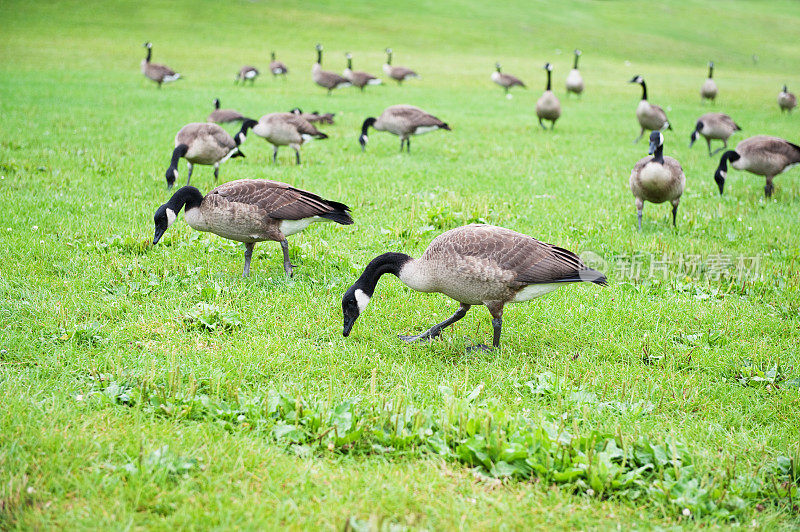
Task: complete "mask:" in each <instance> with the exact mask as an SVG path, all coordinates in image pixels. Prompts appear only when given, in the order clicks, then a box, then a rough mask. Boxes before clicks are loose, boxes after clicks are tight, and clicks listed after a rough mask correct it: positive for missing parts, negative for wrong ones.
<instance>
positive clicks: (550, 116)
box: [536, 63, 561, 129]
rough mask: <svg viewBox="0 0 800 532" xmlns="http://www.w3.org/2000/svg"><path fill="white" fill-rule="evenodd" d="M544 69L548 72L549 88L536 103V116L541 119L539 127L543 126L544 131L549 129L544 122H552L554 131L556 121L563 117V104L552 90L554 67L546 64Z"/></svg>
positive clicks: (551, 126) (551, 127) (551, 125)
mask: <svg viewBox="0 0 800 532" xmlns="http://www.w3.org/2000/svg"><path fill="white" fill-rule="evenodd" d="M544 69H545V70H546V71H547V88H546V89H545V91H544V94H542V95H541V97H539V100H537V102H536V116H538V117H539V125H540V126H542V129H547V128H546V127H544V123H543V122H542V120H550V123H551V124H550V129H553V128H555V127H556V120H558V117H560V116H561V102H559V101H558V98H557V97H556V95H555V94H553V91H552V90H551V87H552V85H551V83H550V81H551V80H550V78H551V76H552V73H553V65H551V64H550V63H545V65H544Z"/></svg>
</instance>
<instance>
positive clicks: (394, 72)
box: [383, 48, 419, 85]
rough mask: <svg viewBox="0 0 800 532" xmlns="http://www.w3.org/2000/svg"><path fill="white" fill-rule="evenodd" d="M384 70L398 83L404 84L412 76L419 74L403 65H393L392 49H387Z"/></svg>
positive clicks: (415, 76)
mask: <svg viewBox="0 0 800 532" xmlns="http://www.w3.org/2000/svg"><path fill="white" fill-rule="evenodd" d="M383 72H384V73H385V74H386V75H387V76H389V77H390V78H392V79H393V80H395V81H396V82H397V84H398V85H402V83H403V81H405V80H407V79H411V78H418V77H419V75H418V74H417V73H416V72H414V71H413V70H411V69H410V68H406V67H401V66H392V49H391V48H387V49H386V63H384V64H383Z"/></svg>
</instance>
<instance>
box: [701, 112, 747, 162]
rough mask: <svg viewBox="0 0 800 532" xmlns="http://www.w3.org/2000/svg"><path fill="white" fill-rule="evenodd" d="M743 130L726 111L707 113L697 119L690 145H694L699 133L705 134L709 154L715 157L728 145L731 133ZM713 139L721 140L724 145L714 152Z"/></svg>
mask: <svg viewBox="0 0 800 532" xmlns="http://www.w3.org/2000/svg"><path fill="white" fill-rule="evenodd" d="M741 130H742V128H740V127H739V126H738V124H736V122H734V121H733V118H731V117H730V116H728V115H726V114H725V113H706V114H704V115H703V116H701V117H700V118H698V119H697V124H696V125H695V127H694V131H693V132H692V136H691V137H690V140H689V147H690V148H691V147H692V145H694V143H695V141H696V140H697V137H698V136H699V135H703V137H705V139H706V142H707V143H708V156H709V157H713V156H714V154H715V153H717V152H719V151H722V150H724V149H725V148H727V147H728V139H729V138H730V136H731V135H733V134H734V133H736V132H737V131H741ZM712 139H716V140H721V141H722V142H723V144H724V145H723V146H722V147H721V148H717V149H716V150H714V151H713V152H712V151H711V140H712Z"/></svg>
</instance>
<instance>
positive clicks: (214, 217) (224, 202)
mask: <svg viewBox="0 0 800 532" xmlns="http://www.w3.org/2000/svg"><path fill="white" fill-rule="evenodd" d="M184 206H185V208H186V210H185V213H184V218H185V219H186V222H187V223H188V224H189V225H190V226H191V227H192V228H193V229H195V230H197V231H205V232H210V233H214V234H216V235H219V236H221V237H223V238H227V239H228V240H234V241H236V242H243V243H245V245H246V248H245V267H244V275H245V277H246V276H247V275H248V274H249V271H250V257H251V256H252V253H253V248H254V245H255V243H256V242H264V241H267V240H272V241H275V242H280V243H281V247H282V249H283V255H284V269H285V271H286V274H287V275H289V276H291V275H292V270H293V265H292V264H291V262H290V261H289V254H288V242H287V240H286V237H287V236H291V235H293V234H295V233H299V232H300V231H302V230H304V229H305V228H306V227H308V226H309V225H311V224H312V223H315V222H325V221H333V222H336V223H339V224H343V225H349V224H352V223H353V220H352V218H351V217H350V214H349V213H348V211H349V208H348V207H347V205H344V204H342V203H338V202H335V201H329V200H326V199H323V198H321V197H319V196H317V195H316V194H313V193H311V192H308V191H305V190H301V189H298V188H294V187H292V186H291V185H287V184H286V183H279V182H277V181H267V180H264V179H240V180H237V181H231V182H229V183H225V184H223V185H220V186H218V187H217V188H215V189H214V190H212V191H211V192H210V193H209V194H208V195H207V196H205V197H203V196H202V194H200V191H199V190H197V189H196V188H194V187H188V186H187V187H183V188H181V189H180V190H178V191H177V192H176V193H175V194H174V195H173V196H172V198H171V199H170V201H169V202H167V203H165V204H164V205H162V206H161V207H160V208H159V209H158V210H157V211H156V215H155V225H156V233H155V237H154V238H153V244H156V243H157V242H158V241H159V240H160V238H161V236H162V235H163V234H164V231H166V229H167V228H168V227H169V226H170V225H171V224H172V223H173V222H174V221H175V219H176V218H177V214H178V213H179V212H180V210H181V209H182V208H184Z"/></svg>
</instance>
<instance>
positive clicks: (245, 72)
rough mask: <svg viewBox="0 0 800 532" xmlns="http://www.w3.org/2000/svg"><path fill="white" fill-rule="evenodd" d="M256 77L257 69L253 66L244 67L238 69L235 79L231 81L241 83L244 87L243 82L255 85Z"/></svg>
mask: <svg viewBox="0 0 800 532" xmlns="http://www.w3.org/2000/svg"><path fill="white" fill-rule="evenodd" d="M257 77H258V69H257V68H256V67H254V66H250V65H246V66H243V67H242V68H240V69H239V72H238V73H237V74H236V78H235V79H234V80H233V82H234V83H239V82H241V83H242V85H244V84H245V81H249V82H250V84H251V85H253V84H255V82H256V78H257Z"/></svg>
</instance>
